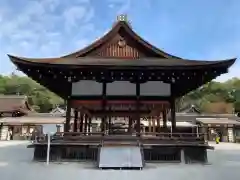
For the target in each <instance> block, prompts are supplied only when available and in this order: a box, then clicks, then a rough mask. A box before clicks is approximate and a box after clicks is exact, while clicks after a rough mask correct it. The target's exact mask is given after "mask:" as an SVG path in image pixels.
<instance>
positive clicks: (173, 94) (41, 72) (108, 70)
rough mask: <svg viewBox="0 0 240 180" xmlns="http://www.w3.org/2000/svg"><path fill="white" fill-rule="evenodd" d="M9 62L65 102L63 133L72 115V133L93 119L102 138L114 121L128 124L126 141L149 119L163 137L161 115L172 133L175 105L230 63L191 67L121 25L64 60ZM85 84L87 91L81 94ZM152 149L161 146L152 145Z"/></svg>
mask: <svg viewBox="0 0 240 180" xmlns="http://www.w3.org/2000/svg"><path fill="white" fill-rule="evenodd" d="M9 57H10V59H11V61H12V62H13V63H14V64H15V65H16V66H17V67H18V69H19V70H21V71H23V72H24V73H26V74H27V75H28V76H30V77H31V78H32V79H34V80H36V81H37V82H39V83H40V84H42V85H43V86H45V87H47V88H48V89H50V90H51V91H53V92H55V93H56V94H58V95H59V96H61V97H63V98H64V99H66V102H67V112H66V125H65V132H69V130H70V119H71V111H72V110H74V112H75V113H74V121H75V122H74V128H73V131H75V132H79V133H84V134H85V135H87V134H91V132H90V130H89V128H88V126H90V125H91V120H92V118H93V117H99V118H101V119H102V122H101V134H102V135H105V136H106V135H109V134H108V132H109V130H111V125H112V122H111V118H112V117H116V116H118V117H126V118H127V119H128V126H129V131H128V135H129V136H133V134H132V130H131V129H133V130H134V132H135V135H137V136H142V135H143V134H141V133H142V131H141V122H140V119H141V118H144V117H145V118H148V117H151V118H155V119H156V126H158V127H160V121H163V127H162V129H161V128H157V129H158V131H162V132H165V133H168V132H167V114H171V126H172V132H173V133H177V132H178V130H177V128H176V115H175V99H176V98H178V97H180V96H182V95H184V94H186V93H188V92H190V91H192V90H194V89H196V88H198V87H200V86H201V85H203V84H205V83H207V82H209V81H210V80H212V79H214V78H216V77H217V76H218V75H220V74H222V73H226V72H227V70H228V68H229V67H230V66H231V65H232V64H233V63H234V61H235V59H229V60H223V61H196V60H186V59H182V58H179V57H176V56H173V55H170V54H168V53H165V52H163V51H161V50H159V49H158V48H156V47H154V46H152V45H151V44H149V43H148V42H146V41H145V40H143V39H142V38H141V37H139V36H138V35H137V34H136V33H135V32H134V31H133V30H132V28H131V27H130V25H129V24H128V22H126V21H122V20H120V21H118V22H116V23H115V24H114V26H113V28H112V29H111V30H110V31H109V32H108V33H107V34H106V35H105V36H103V37H102V38H100V39H99V40H97V41H96V42H94V43H93V44H91V45H90V46H88V47H86V48H84V49H82V50H80V51H77V52H74V53H71V54H69V55H66V56H62V57H59V58H44V59H33V58H24V57H17V56H12V55H9ZM89 81H90V82H91V83H92V85H91V86H89V88H88V89H86V90H83V89H84V88H85V87H87V83H88V82H89ZM81 83H83V84H81ZM84 83H85V84H84ZM114 83H115V84H114ZM118 83H120V85H119V84H118ZM121 83H125V84H124V86H125V88H122V87H121ZM159 83H160V84H159ZM112 84H114V85H113V86H112ZM154 84H156V85H154ZM144 85H145V86H144ZM90 87H92V88H90ZM121 88H122V89H121ZM119 89H121V90H119ZM154 89H157V92H158V91H159V93H156V91H154ZM82 91H83V92H82ZM80 92H81V93H80ZM160 92H161V93H160ZM84 121H85V123H83V122H84ZM83 124H85V126H84V125H83ZM87 124H88V126H87ZM154 126H155V123H154ZM106 130H107V132H106ZM155 133H160V132H155ZM152 135H153V134H152ZM156 136H157V134H155V135H153V136H152V137H153V138H155V137H156ZM171 136H172V135H171ZM111 137H112V136H111ZM196 138H197V137H196ZM126 141H127V139H126ZM196 142H197V141H196ZM201 142H203V141H201ZM155 144H158V145H159V144H161V141H160V140H159V139H155ZM185 145H186V144H185ZM183 146H184V143H183Z"/></svg>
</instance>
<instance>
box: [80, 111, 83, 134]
mask: <svg viewBox="0 0 240 180" xmlns="http://www.w3.org/2000/svg"><path fill="white" fill-rule="evenodd" d="M83 118H84V117H83V113H82V112H81V113H80V132H83V120H84V119H83Z"/></svg>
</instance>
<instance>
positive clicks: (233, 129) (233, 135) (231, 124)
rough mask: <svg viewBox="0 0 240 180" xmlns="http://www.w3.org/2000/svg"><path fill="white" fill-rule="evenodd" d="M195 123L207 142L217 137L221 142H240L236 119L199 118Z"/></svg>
mask: <svg viewBox="0 0 240 180" xmlns="http://www.w3.org/2000/svg"><path fill="white" fill-rule="evenodd" d="M196 121H197V124H198V125H199V126H200V127H201V129H202V132H203V133H206V135H205V139H207V140H209V141H213V140H215V137H216V135H218V136H220V141H221V142H240V119H239V121H237V119H236V117H219V116H217V117H199V118H196Z"/></svg>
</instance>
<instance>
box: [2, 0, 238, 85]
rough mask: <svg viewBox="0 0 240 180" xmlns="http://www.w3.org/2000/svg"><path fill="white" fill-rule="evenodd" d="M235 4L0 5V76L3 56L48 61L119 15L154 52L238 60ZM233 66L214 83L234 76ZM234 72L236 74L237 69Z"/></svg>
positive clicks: (76, 1)
mask: <svg viewBox="0 0 240 180" xmlns="http://www.w3.org/2000/svg"><path fill="white" fill-rule="evenodd" d="M239 8H240V1H239V0H181V1H180V0H0V74H5V75H7V74H10V73H12V72H14V71H15V69H16V68H15V67H14V66H13V65H12V64H11V63H10V61H9V59H8V57H7V56H6V54H7V53H10V54H14V55H18V56H27V57H54V56H61V55H65V54H68V53H70V52H73V51H76V50H78V49H81V48H82V47H84V46H86V45H88V44H89V43H91V42H92V41H94V40H96V39H97V38H99V37H101V36H102V35H103V34H104V33H106V32H107V31H108V30H109V29H110V28H111V26H112V24H113V22H114V21H115V19H116V16H117V15H119V14H127V15H128V19H129V20H130V21H131V24H132V27H133V29H134V30H135V31H136V32H137V33H138V34H139V35H140V36H142V37H143V38H144V39H145V40H147V41H149V42H150V43H152V44H154V45H155V46H157V47H159V48H160V49H162V50H164V51H166V52H168V53H170V54H173V55H177V56H180V57H183V58H188V59H199V60H219V59H225V58H232V57H240V20H239V19H240V13H239ZM239 68H240V62H237V63H236V64H235V65H234V66H233V67H232V68H231V69H230V71H229V73H228V74H226V75H222V76H220V77H219V78H218V79H217V80H219V81H225V80H227V79H229V78H232V77H240V73H239V72H238V69H239ZM239 70H240V69H239Z"/></svg>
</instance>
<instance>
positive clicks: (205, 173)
mask: <svg viewBox="0 0 240 180" xmlns="http://www.w3.org/2000/svg"><path fill="white" fill-rule="evenodd" d="M28 143H29V142H23V141H8V142H0V180H16V179H17V180H55V179H57V180H72V179H73V180H74V179H78V180H79V179H81V180H95V179H96V180H110V179H111V180H120V179H121V180H128V179H129V180H135V179H137V180H141V179H143V180H145V179H146V180H155V179H156V180H157V179H158V180H159V179H168V180H174V179H176V180H192V179H194V180H205V179H207V180H215V179H216V180H239V179H240V144H230V143H221V144H218V145H215V144H213V145H214V146H215V148H216V149H215V150H214V151H209V154H208V158H209V165H182V164H148V165H147V167H146V168H145V169H144V170H142V171H134V170H131V171H117V170H103V171H101V170H96V169H93V167H92V166H93V165H91V164H87V163H86V164H83V163H61V164H53V163H51V164H50V165H48V166H47V165H46V164H45V163H36V162H32V155H33V150H32V149H27V148H26V145H27V144H28Z"/></svg>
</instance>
